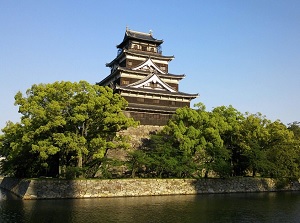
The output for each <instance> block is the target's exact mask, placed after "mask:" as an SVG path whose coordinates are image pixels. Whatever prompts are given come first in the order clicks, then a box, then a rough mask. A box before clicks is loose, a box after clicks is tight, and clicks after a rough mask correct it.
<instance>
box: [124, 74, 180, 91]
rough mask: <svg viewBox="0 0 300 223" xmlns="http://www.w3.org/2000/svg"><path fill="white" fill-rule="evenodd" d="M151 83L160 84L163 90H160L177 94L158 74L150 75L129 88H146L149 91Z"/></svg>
mask: <svg viewBox="0 0 300 223" xmlns="http://www.w3.org/2000/svg"><path fill="white" fill-rule="evenodd" d="M149 83H155V84H159V85H160V86H161V87H162V88H161V89H159V90H160V91H161V90H165V91H169V92H176V91H175V90H174V89H173V88H172V87H171V86H170V85H168V84H166V83H165V82H163V81H162V80H161V79H160V78H159V77H158V76H157V75H156V74H150V75H148V76H147V77H146V78H144V79H142V80H139V81H137V82H135V83H132V84H129V85H127V86H128V87H133V88H146V89H149V87H147V86H149Z"/></svg>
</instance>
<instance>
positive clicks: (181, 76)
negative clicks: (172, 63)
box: [118, 67, 185, 79]
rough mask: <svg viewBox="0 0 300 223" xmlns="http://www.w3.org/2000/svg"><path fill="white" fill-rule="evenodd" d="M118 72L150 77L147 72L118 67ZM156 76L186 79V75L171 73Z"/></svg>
mask: <svg viewBox="0 0 300 223" xmlns="http://www.w3.org/2000/svg"><path fill="white" fill-rule="evenodd" d="M118 70H122V71H128V72H132V73H140V74H144V75H149V71H145V70H132V69H130V68H126V67H118ZM156 75H157V76H159V77H160V78H161V77H169V78H175V79H182V78H184V77H185V75H184V74H170V73H167V74H160V73H157V74H156Z"/></svg>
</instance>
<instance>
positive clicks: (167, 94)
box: [116, 86, 199, 99]
mask: <svg viewBox="0 0 300 223" xmlns="http://www.w3.org/2000/svg"><path fill="white" fill-rule="evenodd" d="M116 89H119V90H123V91H131V92H136V93H144V94H147V93H148V94H149V93H150V94H155V95H166V96H175V97H176V96H177V97H183V98H191V99H194V98H197V97H198V96H199V94H188V93H184V92H180V91H177V92H170V91H163V90H153V89H144V88H134V87H123V86H122V87H121V86H116Z"/></svg>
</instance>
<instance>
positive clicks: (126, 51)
mask: <svg viewBox="0 0 300 223" xmlns="http://www.w3.org/2000/svg"><path fill="white" fill-rule="evenodd" d="M124 54H125V55H133V56H142V57H144V58H149V57H150V58H153V59H159V60H166V61H171V60H173V59H174V56H163V55H158V54H155V55H154V54H152V55H150V54H149V53H147V52H144V51H138V52H132V51H129V50H122V53H120V54H119V55H118V56H117V57H116V58H115V59H113V60H112V61H111V62H109V63H106V64H105V65H106V66H107V67H110V66H112V65H113V64H114V62H115V61H118V60H119V59H120V58H121V57H122V56H124Z"/></svg>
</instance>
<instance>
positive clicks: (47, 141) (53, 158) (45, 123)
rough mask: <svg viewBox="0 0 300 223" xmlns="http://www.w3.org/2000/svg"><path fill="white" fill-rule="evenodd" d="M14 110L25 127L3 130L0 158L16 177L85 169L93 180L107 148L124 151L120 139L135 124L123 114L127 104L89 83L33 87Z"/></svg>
mask: <svg viewBox="0 0 300 223" xmlns="http://www.w3.org/2000/svg"><path fill="white" fill-rule="evenodd" d="M15 104H16V105H18V106H19V113H21V115H22V116H21V122H20V123H16V124H14V123H8V124H7V126H6V127H5V128H4V129H3V130H2V131H3V133H4V135H2V136H1V147H0V154H1V156H4V157H6V159H5V161H4V163H3V168H2V169H3V171H4V172H5V173H6V174H10V175H15V176H18V177H33V176H41V175H50V176H57V175H58V173H59V172H60V173H62V172H65V171H67V170H70V169H72V171H71V172H74V171H73V169H76V171H75V172H82V171H80V169H82V168H83V169H84V170H85V171H84V174H85V175H86V176H93V174H94V173H95V171H96V170H97V168H98V167H99V165H100V163H101V159H102V158H103V157H104V156H105V154H106V151H107V149H108V148H116V147H118V146H126V143H124V142H123V141H122V140H121V139H120V140H119V139H118V137H117V135H116V133H117V132H118V131H120V130H122V129H126V128H127V127H129V126H132V125H135V124H136V123H135V122H134V121H133V120H132V119H129V118H127V117H125V115H124V114H123V113H122V110H123V109H125V107H126V106H127V102H126V100H125V99H123V98H122V97H121V96H120V95H118V94H113V91H112V90H111V89H110V88H108V87H100V86H97V85H90V84H88V83H87V82H85V81H80V82H79V83H71V82H55V83H53V84H39V85H33V86H32V87H31V88H30V89H28V90H27V92H26V96H23V94H22V93H21V92H18V93H17V94H16V96H15ZM118 142H120V143H118ZM72 167H74V168H72ZM75 167H76V168H75Z"/></svg>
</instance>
